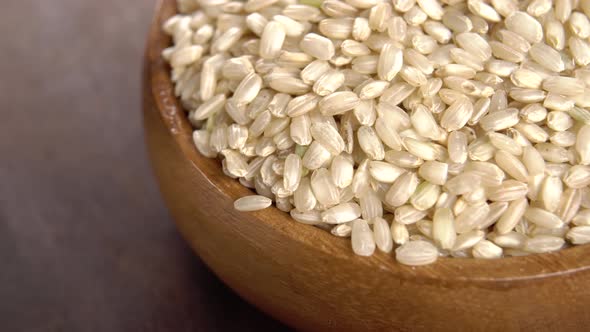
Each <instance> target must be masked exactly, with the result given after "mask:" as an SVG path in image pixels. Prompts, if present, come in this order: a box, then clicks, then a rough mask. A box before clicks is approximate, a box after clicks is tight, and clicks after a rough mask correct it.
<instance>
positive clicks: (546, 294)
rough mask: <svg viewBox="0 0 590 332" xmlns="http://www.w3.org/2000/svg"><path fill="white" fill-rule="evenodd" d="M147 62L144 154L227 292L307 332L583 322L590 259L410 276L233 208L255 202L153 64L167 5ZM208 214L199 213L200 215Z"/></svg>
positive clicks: (578, 253)
mask: <svg viewBox="0 0 590 332" xmlns="http://www.w3.org/2000/svg"><path fill="white" fill-rule="evenodd" d="M161 3H162V7H161V9H160V12H159V15H158V16H157V17H156V19H155V21H154V23H153V26H152V29H151V32H150V36H149V49H148V52H147V54H146V57H147V63H148V66H149V67H148V68H146V70H147V76H146V86H145V89H144V93H145V94H146V96H147V97H146V98H147V99H146V104H145V108H144V112H145V115H144V116H145V123H146V131H147V134H148V145H149V148H150V152H151V153H150V154H151V158H152V162H153V164H154V167H155V169H156V173H157V176H158V179H159V183H160V188H161V190H162V193H163V195H164V198H165V200H166V202H167V205H168V207H169V208H170V210H171V212H172V214H173V216H174V217H175V220H176V222H177V224H178V227H179V228H180V230H181V232H182V233H183V235H184V237H185V238H186V240H187V241H188V242H189V243H190V244H191V246H192V247H193V248H194V249H195V250H196V251H197V252H198V253H199V255H200V256H201V258H202V259H203V260H204V261H205V262H206V263H207V264H208V265H209V266H210V267H211V268H212V269H213V270H214V271H215V273H216V274H218V275H219V276H220V277H221V278H222V279H223V280H224V281H225V282H226V283H227V284H228V285H229V286H230V287H232V288H233V289H234V290H236V291H237V292H238V293H239V294H241V295H242V296H243V297H245V298H246V299H248V300H249V301H250V302H252V303H254V304H256V305H257V306H259V307H260V308H262V309H263V310H265V311H267V312H268V313H270V314H272V315H273V316H275V317H277V318H279V319H280V320H282V321H285V322H287V323H288V324H290V325H293V326H296V327H298V328H301V329H306V330H332V331H360V330H400V331H434V330H442V331H455V330H457V329H460V330H465V331H497V330H503V331H521V330H526V331H529V330H530V331H533V330H534V331H563V330H582V329H583V328H584V327H585V326H586V325H587V324H588V323H590V311H589V310H587V308H586V307H585V305H584V304H585V303H588V301H590V289H589V287H588V285H589V283H590V279H589V278H590V269H589V268H588V267H589V266H590V255H589V253H590V248H589V247H588V246H581V247H576V248H571V249H567V250H564V251H560V252H557V253H551V254H543V255H531V256H527V257H514V258H506V259H501V260H494V261H486V260H471V259H467V260H462V259H440V260H439V261H438V262H437V263H435V264H432V265H429V266H425V267H420V268H412V267H407V266H402V265H400V264H397V263H396V262H395V261H394V260H393V258H392V257H390V256H389V255H385V254H382V253H379V254H376V255H374V256H372V257H371V258H361V257H356V256H354V255H353V254H352V253H351V250H350V244H349V242H348V241H347V240H344V239H337V238H334V237H332V236H331V235H329V234H327V233H326V232H323V231H321V230H319V229H316V228H313V227H309V226H305V225H301V224H299V223H296V222H295V221H292V220H290V219H289V218H288V216H287V214H285V213H283V212H280V211H279V210H278V209H276V208H270V209H266V210H264V211H258V212H254V213H240V212H237V211H234V210H233V209H232V202H233V200H234V199H236V198H237V197H240V196H243V195H247V194H249V193H250V191H249V190H248V189H246V188H244V187H242V186H241V185H240V184H239V183H238V182H237V181H235V180H231V179H229V178H227V177H225V176H224V175H223V174H222V172H221V170H220V166H219V163H218V161H216V160H211V159H206V158H203V157H201V156H200V155H198V152H197V151H196V149H195V148H194V147H193V145H192V142H191V128H190V125H189V123H188V122H187V120H186V117H185V114H184V112H183V111H182V110H181V108H180V107H179V104H178V101H177V100H176V98H174V95H173V90H172V84H171V82H170V77H169V74H168V70H169V68H168V67H167V66H166V65H165V63H164V62H163V61H162V60H161V58H160V52H161V50H162V49H163V48H164V47H166V46H167V45H168V43H169V40H168V39H167V38H166V37H165V36H164V35H163V34H162V33H161V31H160V28H159V27H160V26H161V23H162V22H163V20H164V19H165V18H167V17H169V16H170V15H172V14H173V13H174V1H173V0H163V1H162V2H161ZM204 207H206V208H204Z"/></svg>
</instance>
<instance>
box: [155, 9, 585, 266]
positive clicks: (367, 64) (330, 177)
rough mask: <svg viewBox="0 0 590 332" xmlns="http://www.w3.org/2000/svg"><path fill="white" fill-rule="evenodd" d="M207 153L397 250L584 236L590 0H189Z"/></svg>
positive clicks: (189, 71)
mask: <svg viewBox="0 0 590 332" xmlns="http://www.w3.org/2000/svg"><path fill="white" fill-rule="evenodd" d="M178 8H179V12H180V13H179V14H178V15H176V16H174V17H172V18H170V19H169V20H167V21H166V23H165V24H164V27H163V29H164V30H165V31H166V32H167V33H168V34H170V35H171V36H172V37H173V41H174V45H173V46H172V47H170V48H168V49H166V50H164V52H163V57H164V58H165V59H166V60H167V61H169V63H170V65H171V67H172V79H173V80H174V82H175V83H176V86H175V88H176V94H177V96H178V97H179V98H180V99H181V101H182V103H183V105H184V107H185V108H186V109H187V110H188V118H189V120H190V122H191V123H192V124H193V125H194V127H195V128H196V130H195V131H194V135H193V138H194V142H195V145H196V147H197V149H198V150H199V152H200V153H201V154H202V155H204V156H206V157H210V158H215V157H220V158H221V159H222V162H221V164H222V167H223V172H224V173H225V174H226V175H227V176H229V177H232V178H235V179H238V180H239V181H240V183H241V184H242V185H244V186H246V187H248V188H252V189H253V190H255V191H256V193H257V194H258V195H253V196H248V197H243V198H240V199H238V200H237V201H236V202H235V207H236V209H238V210H240V211H254V210H259V209H263V208H267V207H269V206H270V205H271V204H272V203H273V202H274V203H275V205H276V207H277V208H278V209H280V210H282V211H285V212H288V213H290V215H291V217H292V218H293V219H294V220H296V221H298V222H301V223H304V224H309V225H315V226H317V227H320V228H322V229H325V230H328V231H330V232H331V233H332V234H333V235H335V236H339V237H351V243H352V249H353V251H354V252H355V253H356V254H358V255H363V256H369V255H372V254H373V252H374V251H375V249H376V248H378V249H379V250H381V251H383V252H386V253H389V252H391V251H392V250H393V248H394V247H397V249H396V250H395V256H396V259H397V260H398V261H399V262H400V263H403V264H408V265H422V264H429V263H432V262H434V261H435V260H436V259H437V258H438V257H439V256H452V257H476V258H498V257H503V256H519V255H526V254H530V253H544V252H550V251H555V250H558V249H561V248H563V247H565V246H567V245H568V244H583V243H587V242H590V191H589V188H588V185H590V166H589V164H590V111H589V110H588V109H587V108H590V68H587V66H588V65H589V64H590V43H589V41H590V40H589V38H590V20H589V19H588V16H589V15H590V0H556V1H551V0H532V1H513V0H490V1H482V0H473V1H461V0H447V1H436V0H393V1H390V0H345V1H339V0H325V1H317V0H302V1H297V0H248V1H246V2H242V1H230V0H179V1H178Z"/></svg>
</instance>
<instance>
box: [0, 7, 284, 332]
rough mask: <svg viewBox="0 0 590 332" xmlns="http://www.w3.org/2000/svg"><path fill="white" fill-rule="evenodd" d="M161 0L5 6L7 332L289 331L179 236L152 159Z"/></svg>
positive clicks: (1, 214) (1, 235) (1, 286)
mask: <svg viewBox="0 0 590 332" xmlns="http://www.w3.org/2000/svg"><path fill="white" fill-rule="evenodd" d="M154 6H155V1H154V0H126V1H119V0H101V1H94V0H2V1H0V45H1V46H0V54H1V58H2V61H0V114H1V115H2V116H1V117H0V264H1V266H0V331H2V332H86V331H89V332H102V331H109V332H164V331H166V332H189V331H205V332H208V331H268V330H270V331H277V330H278V331H284V330H287V329H286V328H284V327H283V326H282V325H281V324H279V323H277V322H276V321H275V320H272V319H270V318H268V316H266V315H264V314H262V313H260V312H259V311H258V310H257V309H255V308H254V307H252V306H251V305H249V304H247V303H246V302H244V301H243V300H241V299H240V298H239V297H238V296H237V295H235V294H234V293H233V292H231V291H230V290H229V289H228V288H227V287H226V286H224V285H223V284H222V283H221V282H220V281H219V280H218V279H217V278H216V277H215V276H214V275H213V274H212V273H211V272H210V271H209V270H208V268H207V267H206V266H205V265H204V264H203V263H202V261H201V260H200V259H198V258H197V257H196V255H194V254H193V252H192V251H191V250H190V248H189V247H188V246H187V245H186V244H185V242H184V241H183V240H182V238H181V237H180V235H179V234H178V231H177V229H176V227H175V226H174V224H173V222H172V221H171V218H170V217H169V215H168V212H167V210H166V208H165V206H164V204H163V202H162V198H161V196H160V194H159V192H158V189H157V187H156V184H155V180H154V177H153V174H152V170H151V169H150V165H149V163H148V160H147V157H146V153H145V143H144V137H143V130H142V128H143V127H142V116H141V99H142V96H141V63H142V58H143V53H144V46H145V41H146V35H147V32H148V30H149V23H150V20H151V17H152V14H153V10H154Z"/></svg>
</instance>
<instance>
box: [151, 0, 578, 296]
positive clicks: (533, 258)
mask: <svg viewBox="0 0 590 332" xmlns="http://www.w3.org/2000/svg"><path fill="white" fill-rule="evenodd" d="M175 13H176V1H175V0H158V2H157V5H156V9H155V14H154V18H153V20H152V22H151V26H150V30H149V36H148V42H147V45H146V51H145V59H144V61H145V67H146V70H145V72H144V78H143V79H144V80H145V81H146V82H147V83H148V84H149V87H150V88H151V90H150V93H151V94H152V98H153V101H154V103H155V106H156V109H157V112H158V113H159V117H160V119H161V120H162V121H163V123H164V125H165V127H166V129H167V131H168V132H169V133H170V135H171V136H172V138H173V140H174V142H175V143H176V145H177V146H178V148H180V151H181V152H182V153H183V155H184V157H185V158H186V160H187V162H190V163H191V164H192V166H193V167H194V168H195V170H196V171H197V172H199V173H200V174H201V175H202V176H203V177H204V178H206V179H207V181H209V182H210V184H211V185H213V186H214V187H215V188H216V189H217V190H219V192H220V193H222V194H223V195H224V196H225V197H227V199H228V200H232V201H233V200H235V199H237V198H239V197H241V196H243V195H248V194H252V191H251V190H250V189H248V188H246V187H243V186H242V185H241V184H239V183H238V181H236V180H234V179H231V178H229V177H227V176H225V175H224V174H223V173H222V171H221V167H219V166H220V165H219V161H218V160H217V159H209V158H205V157H203V156H201V155H200V154H199V153H198V151H197V149H196V147H195V146H194V144H193V142H192V132H193V128H192V127H191V124H190V123H189V121H188V119H187V116H186V113H185V111H184V109H183V107H182V106H181V104H180V102H179V100H178V98H177V97H176V96H175V94H174V86H173V82H172V80H171V76H170V67H169V66H168V64H167V63H166V62H165V61H164V60H163V59H162V57H161V52H162V50H163V49H164V48H166V47H168V46H169V45H170V38H169V37H168V36H167V35H166V34H165V33H164V32H163V31H162V29H161V26H162V24H163V22H164V21H165V20H166V19H167V18H169V17H170V16H172V15H174V14H175ZM203 163H209V164H210V163H216V164H217V167H213V168H212V169H215V170H216V171H214V172H209V171H204V170H203V169H202V168H201V167H199V165H202V164H203ZM209 168H211V167H209ZM228 188H231V189H232V190H231V194H230V193H228V190H227V189H228ZM251 213H252V212H251ZM253 213H254V215H255V216H256V218H257V219H259V222H263V223H266V224H267V226H269V227H271V228H273V229H275V230H276V231H277V232H281V233H282V234H283V235H284V236H287V237H289V238H290V239H292V240H294V241H297V242H299V243H300V244H302V245H305V246H306V247H307V248H310V250H316V251H318V254H323V255H331V256H335V257H338V258H339V259H347V260H351V261H353V262H351V264H360V265H359V266H362V267H363V268H367V269H378V270H380V271H381V272H383V271H385V272H387V273H389V274H391V276H392V277H396V278H399V279H402V280H413V281H423V282H433V283H446V282H459V283H461V284H463V285H467V284H477V285H480V286H486V285H490V284H505V283H508V282H510V283H511V284H514V283H523V282H531V281H540V280H542V279H545V278H554V277H561V276H564V275H569V274H573V273H578V272H582V271H585V270H587V269H589V268H590V245H580V246H573V247H570V248H566V249H562V250H559V251H556V252H551V253H543V254H531V255H528V256H520V257H504V258H500V259H493V260H486V259H472V258H467V259H460V258H448V257H440V258H439V259H438V260H437V262H435V263H433V264H430V265H425V266H419V267H412V266H406V265H403V264H400V263H398V262H397V261H396V260H395V258H394V257H393V255H394V252H395V250H394V251H393V252H392V253H389V254H385V253H382V252H380V251H379V250H378V249H377V250H376V252H375V254H374V255H373V256H371V257H359V256H356V255H354V253H353V252H352V250H351V248H350V241H349V240H346V239H341V238H337V237H335V236H333V235H331V234H329V233H328V232H326V231H324V230H321V229H319V228H317V227H310V226H309V225H304V224H301V223H299V222H297V221H295V220H293V219H292V218H291V217H290V216H289V215H288V214H286V213H285V212H282V211H280V210H279V209H278V208H276V207H275V206H274V205H273V206H271V207H269V208H267V209H265V210H263V211H257V212H253ZM244 222H247V221H244Z"/></svg>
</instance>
